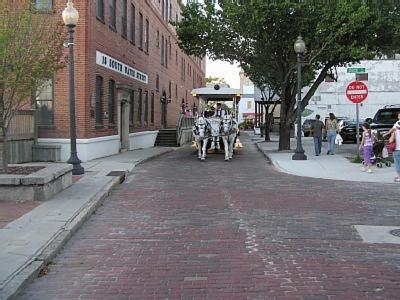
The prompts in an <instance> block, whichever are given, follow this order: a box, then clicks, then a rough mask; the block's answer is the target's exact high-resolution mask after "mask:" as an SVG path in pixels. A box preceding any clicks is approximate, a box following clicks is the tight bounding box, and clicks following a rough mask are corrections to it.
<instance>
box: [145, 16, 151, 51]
mask: <svg viewBox="0 0 400 300" xmlns="http://www.w3.org/2000/svg"><path fill="white" fill-rule="evenodd" d="M144 30H145V33H144V51H145V52H146V53H149V30H150V24H149V20H148V19H146V27H145V28H144Z"/></svg>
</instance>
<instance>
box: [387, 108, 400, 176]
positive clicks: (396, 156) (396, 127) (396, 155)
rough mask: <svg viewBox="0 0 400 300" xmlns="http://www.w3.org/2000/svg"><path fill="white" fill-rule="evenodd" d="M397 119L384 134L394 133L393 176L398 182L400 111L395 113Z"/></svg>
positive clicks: (399, 167) (399, 172) (399, 171)
mask: <svg viewBox="0 0 400 300" xmlns="http://www.w3.org/2000/svg"><path fill="white" fill-rule="evenodd" d="M397 118H398V119H399V120H398V121H397V122H396V123H395V124H394V125H393V128H392V129H390V130H389V132H388V133H386V134H385V136H388V135H392V134H394V138H395V140H396V146H395V148H394V152H393V159H394V164H395V168H396V172H397V176H396V177H395V178H394V181H395V182H400V113H399V114H398V115H397Z"/></svg>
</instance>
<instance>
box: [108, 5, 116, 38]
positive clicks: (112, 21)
mask: <svg viewBox="0 0 400 300" xmlns="http://www.w3.org/2000/svg"><path fill="white" fill-rule="evenodd" d="M109 1H110V20H109V23H110V24H109V26H110V27H111V29H113V30H114V31H115V30H116V28H117V27H116V25H115V22H116V8H115V7H116V3H115V1H116V0H109Z"/></svg>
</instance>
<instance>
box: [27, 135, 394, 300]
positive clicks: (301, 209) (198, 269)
mask: <svg viewBox="0 0 400 300" xmlns="http://www.w3.org/2000/svg"><path fill="white" fill-rule="evenodd" d="M242 142H243V144H244V148H243V149H242V150H241V151H240V153H239V154H238V155H236V156H235V157H234V160H233V161H231V162H228V163H227V162H224V160H223V155H213V154H210V155H209V157H208V158H207V161H205V162H199V161H198V160H197V159H196V156H195V155H194V152H193V150H192V149H190V148H188V147H186V148H183V149H179V150H177V151H174V152H172V153H169V154H166V155H164V156H162V157H160V158H157V159H155V160H152V161H149V162H147V163H145V164H143V165H141V166H138V167H137V168H135V169H134V172H133V174H131V176H130V177H129V178H128V179H127V181H126V182H125V183H124V184H122V185H121V186H119V187H118V188H117V189H116V190H115V191H114V192H113V193H112V195H111V196H110V197H109V199H107V200H106V202H105V204H104V206H102V207H101V208H100V209H99V210H98V211H97V212H96V214H94V215H93V216H92V217H91V218H90V219H89V221H87V223H86V224H84V225H83V227H82V228H81V229H80V230H79V231H78V232H77V233H76V234H75V236H74V237H73V238H72V239H71V241H70V242H69V243H68V244H67V245H66V247H65V249H64V250H63V251H62V252H61V253H60V254H59V255H58V256H57V257H56V258H55V260H54V262H53V263H52V264H51V265H49V270H48V274H47V275H45V276H42V277H40V278H38V279H36V280H35V282H34V283H33V284H31V285H29V286H28V287H27V288H26V290H25V291H24V293H23V294H22V295H21V297H20V298H21V299H40V300H42V299H308V300H314V299H315V300H316V299H341V300H342V299H352V300H354V299H399V298H400V245H399V244H397V245H395V244H366V243H364V242H362V240H361V238H360V237H359V236H358V234H357V232H356V230H355V229H354V227H353V225H356V224H362V225H382V226H383V225H385V226H399V225H400V217H399V216H400V205H399V194H400V190H399V187H398V186H395V185H382V184H371V183H368V184H366V183H346V182H335V181H329V180H319V179H312V178H302V177H295V176H290V175H286V174H282V173H279V172H277V171H275V170H274V169H273V167H271V166H270V165H269V164H267V163H266V161H265V158H264V157H263V156H262V154H260V153H259V152H257V151H256V148H255V146H254V145H253V144H251V143H250V142H249V141H246V140H245V137H242Z"/></svg>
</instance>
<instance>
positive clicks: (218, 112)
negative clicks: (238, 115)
mask: <svg viewBox="0 0 400 300" xmlns="http://www.w3.org/2000/svg"><path fill="white" fill-rule="evenodd" d="M225 115H226V111H225V109H222V107H221V103H217V109H216V110H215V112H214V115H213V117H219V118H223V117H224V116H225Z"/></svg>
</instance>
